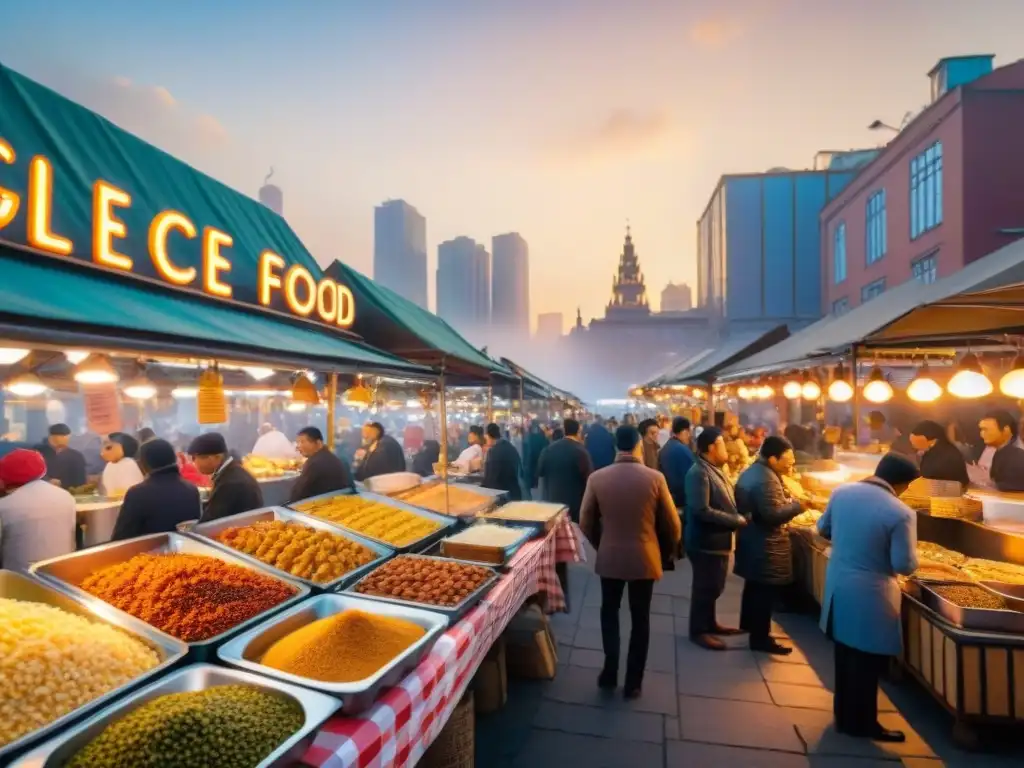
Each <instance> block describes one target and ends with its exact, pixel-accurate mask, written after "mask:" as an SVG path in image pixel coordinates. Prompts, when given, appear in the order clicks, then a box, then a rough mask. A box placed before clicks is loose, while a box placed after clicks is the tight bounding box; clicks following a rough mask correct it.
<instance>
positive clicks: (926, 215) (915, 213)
mask: <svg viewBox="0 0 1024 768" xmlns="http://www.w3.org/2000/svg"><path fill="white" fill-rule="evenodd" d="M941 223H942V142H941V141H936V142H935V143H934V144H932V145H931V146H930V147H928V149H926V150H925V151H924V152H922V153H921V154H920V155H918V156H917V157H915V158H914V159H913V160H911V161H910V239H911V240H914V239H916V238H918V237H920V236H921V235H923V234H924V233H925V232H928V231H930V230H932V229H935V227H937V226H939V224H941Z"/></svg>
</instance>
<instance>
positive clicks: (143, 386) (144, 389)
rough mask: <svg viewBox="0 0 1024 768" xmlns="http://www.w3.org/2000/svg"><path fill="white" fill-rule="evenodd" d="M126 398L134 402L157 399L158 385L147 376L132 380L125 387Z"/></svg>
mask: <svg viewBox="0 0 1024 768" xmlns="http://www.w3.org/2000/svg"><path fill="white" fill-rule="evenodd" d="M123 391H124V394H125V397H130V398H131V399H132V400H151V399H152V398H154V397H156V385H155V384H154V383H153V382H152V381H150V380H149V379H148V378H146V377H145V376H140V377H138V378H137V379H132V380H131V381H129V382H128V383H127V384H125V385H124V389H123Z"/></svg>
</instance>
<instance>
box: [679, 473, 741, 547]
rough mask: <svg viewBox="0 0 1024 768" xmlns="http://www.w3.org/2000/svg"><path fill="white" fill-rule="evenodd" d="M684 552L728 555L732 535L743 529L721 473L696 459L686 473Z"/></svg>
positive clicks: (730, 493) (731, 491)
mask: <svg viewBox="0 0 1024 768" xmlns="http://www.w3.org/2000/svg"><path fill="white" fill-rule="evenodd" d="M685 493H686V517H685V522H684V524H683V535H684V536H685V538H686V551H687V552H690V553H693V552H706V553H711V554H716V555H728V554H729V553H730V552H732V549H733V541H732V534H733V531H735V530H736V529H737V528H739V527H740V526H742V525H743V517H742V515H740V513H739V512H737V511H736V497H735V496H734V495H733V490H732V486H731V485H729V481H728V480H727V479H726V477H725V475H724V474H722V470H720V469H718V468H717V467H713V466H711V464H709V463H708V462H707V461H705V460H704V459H703V458H698V459H697V461H696V462H694V464H693V466H692V467H690V471H689V472H687V473H686V490H685Z"/></svg>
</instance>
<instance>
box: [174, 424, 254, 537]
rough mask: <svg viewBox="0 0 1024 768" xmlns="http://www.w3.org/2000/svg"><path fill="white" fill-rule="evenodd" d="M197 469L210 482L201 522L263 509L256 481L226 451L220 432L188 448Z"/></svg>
mask: <svg viewBox="0 0 1024 768" xmlns="http://www.w3.org/2000/svg"><path fill="white" fill-rule="evenodd" d="M188 452H189V454H190V455H191V456H192V461H194V462H195V465H196V469H198V470H199V471H200V472H202V473H203V474H204V475H207V476H209V477H210V478H211V479H212V480H213V490H212V491H210V498H209V499H208V500H207V502H206V509H205V510H203V516H202V518H201V519H202V522H204V523H208V522H209V521H211V520H219V519H220V518H222V517H228V516H230V515H237V514H240V513H242V512H248V511H249V510H251V509H258V508H259V507H262V506H263V490H262V489H261V488H260V484H259V483H258V482H257V481H256V478H255V477H253V476H252V475H250V474H249V472H248V471H247V470H246V469H245V467H243V466H242V463H241V462H239V461H235V459H234V458H233V457H232V456H231V454H230V453H229V452H228V443H227V441H226V440H225V439H224V435H222V434H220V433H219V432H207V433H206V434H203V435H199V437H197V438H196V439H195V440H193V441H192V444H191V445H189V447H188Z"/></svg>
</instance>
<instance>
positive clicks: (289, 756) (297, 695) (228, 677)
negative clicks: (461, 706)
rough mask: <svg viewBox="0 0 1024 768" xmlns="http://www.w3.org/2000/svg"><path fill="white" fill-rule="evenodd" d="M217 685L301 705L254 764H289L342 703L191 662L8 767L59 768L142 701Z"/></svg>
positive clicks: (271, 767) (272, 767) (268, 767)
mask: <svg viewBox="0 0 1024 768" xmlns="http://www.w3.org/2000/svg"><path fill="white" fill-rule="evenodd" d="M220 685H251V686H253V687H254V688H259V689H261V690H264V691H267V692H270V693H277V694H279V695H281V696H285V697H287V698H289V699H291V700H293V701H295V702H297V703H298V704H299V705H300V706H301V707H302V711H303V723H302V726H301V727H300V728H299V730H297V731H296V732H295V733H293V734H292V735H291V736H290V737H289V738H287V739H285V741H283V742H282V743H281V745H280V746H278V748H277V749H275V750H274V751H273V752H271V753H270V754H269V755H267V757H266V758H265V759H264V760H263V761H262V762H261V763H259V765H257V766H256V768H284V766H291V765H294V764H295V763H296V761H297V760H299V759H300V758H301V757H302V755H303V753H304V752H305V751H306V750H307V749H308V748H309V745H310V743H312V739H313V736H314V731H315V730H316V729H317V728H318V727H319V726H320V725H321V724H322V723H323V722H324V720H326V719H327V718H328V717H330V716H331V715H332V714H334V713H335V712H337V711H338V708H339V707H340V706H341V703H340V702H339V701H338V700H337V699H334V698H331V697H330V696H326V695H324V694H322V693H317V692H316V691H310V690H307V689H305V688H300V687H298V686H295V685H289V684H288V683H283V682H280V681H278V680H271V679H269V678H266V677H261V676H259V675H253V674H251V673H249V672H242V671H239V670H234V669H224V668H223V667H215V666H212V665H210V664H193V665H192V666H188V667H184V668H183V669H180V670H178V671H177V672H173V673H171V674H170V675H168V676H167V677H165V678H163V679H162V680H158V681H156V682H155V683H152V684H150V685H147V686H146V687H145V688H143V689H141V690H139V691H137V692H135V693H133V694H132V695H131V696H128V697H127V698H124V699H122V700H121V701H119V702H117V703H116V704H113V705H111V706H109V707H107V708H106V709H104V710H103V711H102V712H100V713H99V714H97V715H95V716H94V717H91V718H89V719H88V720H86V721H85V722H83V723H81V724H79V725H78V726H76V727H74V728H72V729H70V730H68V731H65V732H64V733H62V734H61V735H60V736H57V737H56V738H54V739H51V740H50V741H48V742H46V743H45V744H42V745H40V746H39V747H37V748H36V749H33V750H32V751H30V752H28V753H26V754H25V755H23V756H22V757H21V759H19V760H18V761H17V762H15V763H13V764H12V766H11V768H61V767H62V766H64V765H66V764H67V762H68V761H69V760H70V759H71V758H72V757H74V755H75V754H76V753H78V752H79V750H81V749H83V748H84V747H85V746H86V745H87V744H88V743H89V742H90V741H92V740H93V739H94V738H96V737H97V736H99V735H100V733H101V732H102V731H103V729H104V728H106V727H107V726H108V725H110V724H111V723H113V722H115V721H117V720H119V719H120V718H122V717H124V716H125V715H128V714H130V713H132V712H133V711H134V710H136V709H138V708H139V707H141V706H142V705H143V704H146V703H148V702H150V701H152V700H153V699H156V698H159V697H160V696H166V695H168V694H172V693H186V692H188V691H204V690H207V689H209V688H216V687H217V686H220ZM125 768H129V767H128V766H125Z"/></svg>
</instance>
